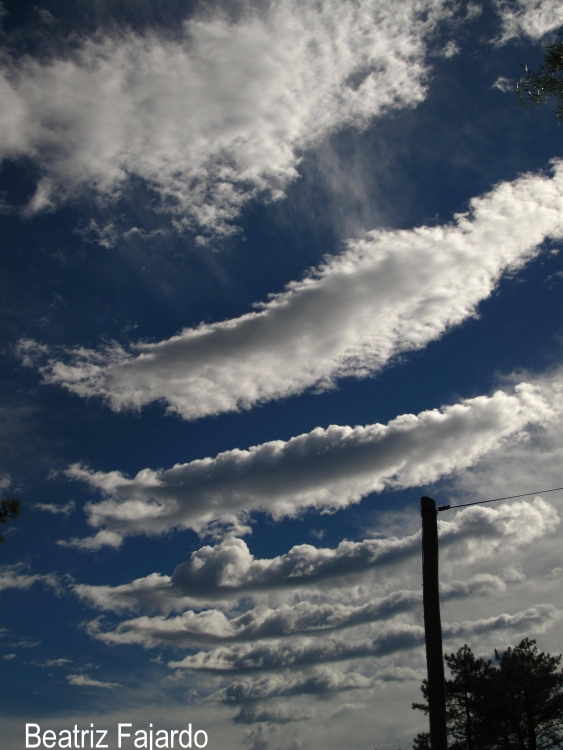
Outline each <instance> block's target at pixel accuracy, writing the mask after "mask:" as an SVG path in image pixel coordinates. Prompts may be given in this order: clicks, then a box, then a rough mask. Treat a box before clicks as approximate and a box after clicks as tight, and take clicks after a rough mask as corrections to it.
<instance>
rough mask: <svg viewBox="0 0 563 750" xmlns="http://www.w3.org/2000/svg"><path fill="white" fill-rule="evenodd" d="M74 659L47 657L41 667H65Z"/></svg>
mask: <svg viewBox="0 0 563 750" xmlns="http://www.w3.org/2000/svg"><path fill="white" fill-rule="evenodd" d="M71 663H72V659H47V661H44V662H43V664H40V665H39V666H40V667H64V665H65V664H71Z"/></svg>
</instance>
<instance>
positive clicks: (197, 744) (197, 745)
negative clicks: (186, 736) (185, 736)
mask: <svg viewBox="0 0 563 750" xmlns="http://www.w3.org/2000/svg"><path fill="white" fill-rule="evenodd" d="M198 734H203V736H204V737H205V741H204V743H203V745H200V744H199V742H198V741H197V736H198ZM194 742H195V746H196V747H205V746H206V745H207V732H204V731H203V729H198V730H197V732H196V733H195V736H194Z"/></svg>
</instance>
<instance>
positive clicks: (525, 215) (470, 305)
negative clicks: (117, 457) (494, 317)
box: [20, 162, 563, 419]
mask: <svg viewBox="0 0 563 750" xmlns="http://www.w3.org/2000/svg"><path fill="white" fill-rule="evenodd" d="M561 237H563V162H556V163H555V164H554V168H553V176H552V177H551V178H549V177H545V176H541V175H526V176H523V177H521V178H520V179H518V180H516V181H515V182H512V183H502V184H500V185H498V186H497V187H496V188H495V189H494V190H493V191H492V192H490V193H488V194H487V195H484V196H482V197H481V198H476V199H474V200H473V201H472V203H471V210H470V212H469V213H468V214H463V215H458V216H457V217H456V220H455V222H454V223H452V224H448V225H445V226H437V227H419V228H417V229H414V230H408V231H407V230H405V231H385V230H378V231H374V232H370V233H368V234H367V235H366V236H365V237H364V238H363V239H361V240H357V241H351V242H349V243H348V247H347V249H346V251H345V252H343V253H342V255H340V256H337V257H331V258H329V259H328V260H327V261H326V262H325V263H324V264H323V265H322V266H320V267H319V268H317V269H313V270H312V271H311V272H310V273H309V274H308V275H307V276H306V277H305V278H304V279H303V280H302V281H299V282H293V283H291V284H289V285H288V287H287V289H286V291H284V292H282V293H281V294H278V295H275V296H273V297H272V299H271V300H270V301H269V302H268V303H266V304H265V305H263V306H262V308H263V309H261V310H259V311H257V312H252V313H248V314H246V315H243V316H242V317H240V318H236V319H233V320H227V321H224V322H222V323H214V324H210V325H204V324H202V325H201V326H199V327H198V328H194V329H186V330H184V331H182V333H180V334H178V335H177V336H174V337H172V338H170V339H168V340H166V341H161V342H159V343H156V344H152V343H151V344H148V343H138V344H136V345H134V346H133V347H132V350H131V351H130V352H127V351H125V350H124V349H122V348H121V347H119V346H117V345H116V346H115V347H113V348H110V349H106V350H100V351H95V350H85V349H77V350H74V351H72V352H70V353H69V357H70V359H67V360H64V361H63V360H60V361H57V360H56V359H51V360H50V361H49V362H48V363H47V364H46V365H44V366H43V367H42V368H41V370H42V373H43V377H44V380H45V382H48V383H54V384H59V385H62V386H64V387H65V388H67V389H68V390H70V391H72V392H73V393H76V394H78V395H80V396H83V397H88V396H101V397H103V398H104V399H106V400H107V401H108V402H109V403H110V405H111V407H112V408H113V409H115V410H120V409H124V408H140V407H141V406H143V405H144V404H147V403H149V402H151V401H163V402H165V403H166V404H167V408H168V409H169V410H170V411H173V412H176V413H178V414H180V415H181V416H182V417H184V418H185V419H196V418H198V417H203V416H205V415H207V414H219V413H221V412H228V411H235V410H239V409H245V408H250V407H251V406H252V405H253V404H256V403H262V402H265V401H268V400H271V399H277V398H281V397H285V396H289V395H291V394H297V393H301V392H302V391H304V390H305V389H307V388H311V387H315V388H327V387H331V386H333V385H334V384H335V382H336V381H337V380H338V378H342V377H345V376H355V377H365V376H367V375H369V374H372V373H375V372H377V371H379V370H381V368H383V367H384V366H385V365H386V364H387V363H388V362H389V361H390V360H392V359H393V358H394V357H396V356H397V355H399V354H400V353H401V352H406V351H411V350H415V349H421V348H423V347H424V346H426V345H427V344H428V343H429V342H430V341H432V340H435V339H438V338H439V337H440V336H442V335H443V334H444V333H445V332H446V331H447V330H448V329H449V328H451V327H452V326H455V325H458V324H459V323H461V322H462V321H464V320H466V319H467V318H468V317H470V316H471V315H473V314H474V313H475V310H476V306H477V305H478V304H479V302H481V301H482V300H483V299H485V298H487V297H488V296H489V295H490V294H491V292H492V290H493V289H494V287H495V285H496V284H497V282H498V280H499V278H500V276H501V275H502V273H503V272H506V271H508V270H514V269H517V268H519V267H520V266H522V265H523V264H524V263H525V262H526V261H528V260H529V259H530V258H531V257H533V256H534V255H536V254H537V253H538V252H539V247H540V245H541V243H542V242H543V241H544V240H545V239H547V238H554V239H557V238H561ZM44 351H45V349H44V347H40V346H39V345H35V344H34V343H33V342H31V341H22V342H21V343H20V352H21V355H22V357H23V361H24V362H27V363H30V364H31V362H32V361H33V355H34V354H41V353H44Z"/></svg>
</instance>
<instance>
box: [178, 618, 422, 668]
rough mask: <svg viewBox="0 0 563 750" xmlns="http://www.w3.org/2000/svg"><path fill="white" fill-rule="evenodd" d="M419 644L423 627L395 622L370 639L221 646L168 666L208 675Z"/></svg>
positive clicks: (378, 653)
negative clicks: (193, 670)
mask: <svg viewBox="0 0 563 750" xmlns="http://www.w3.org/2000/svg"><path fill="white" fill-rule="evenodd" d="M423 642H424V629H423V628H421V627H420V626H419V625H410V624H407V623H400V622H397V623H392V624H390V625H389V626H388V627H387V628H385V629H383V630H382V632H381V633H380V634H379V635H378V636H376V637H375V638H373V639H372V638H363V639H359V640H352V639H350V638H347V639H346V640H343V639H337V638H322V639H319V638H297V639H291V640H289V641H286V640H268V641H258V642H255V643H252V644H236V645H234V646H221V647H219V648H215V649H212V650H211V651H199V652H198V653H196V654H192V655H190V656H186V657H185V658H184V659H182V660H181V661H171V662H169V664H168V666H169V667H171V668H172V669H196V670H205V671H212V672H214V671H219V672H230V671H246V670H254V669H268V670H269V669H280V668H286V667H301V666H306V665H309V664H325V663H326V662H331V661H347V660H349V659H360V658H366V657H375V656H385V655H388V654H391V653H394V652H396V651H402V650H404V649H410V648H414V647H415V646H419V645H420V644H422V643H423Z"/></svg>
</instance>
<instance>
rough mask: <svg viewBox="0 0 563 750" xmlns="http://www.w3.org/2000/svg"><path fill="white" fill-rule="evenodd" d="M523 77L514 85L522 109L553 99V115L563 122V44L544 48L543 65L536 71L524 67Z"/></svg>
mask: <svg viewBox="0 0 563 750" xmlns="http://www.w3.org/2000/svg"><path fill="white" fill-rule="evenodd" d="M523 67H524V70H525V71H526V73H525V75H523V76H522V78H520V80H519V81H518V82H517V84H516V95H517V97H518V101H519V103H520V105H521V106H522V107H526V108H527V107H529V106H530V104H538V105H539V104H542V103H543V102H545V101H546V100H547V99H548V98H553V99H555V108H554V111H555V114H556V115H557V119H558V120H559V122H562V121H563V42H559V43H558V44H552V45H551V46H550V47H546V50H545V56H544V59H543V63H542V64H541V66H540V68H539V69H538V70H530V69H529V68H528V66H527V65H524V66H523Z"/></svg>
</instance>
